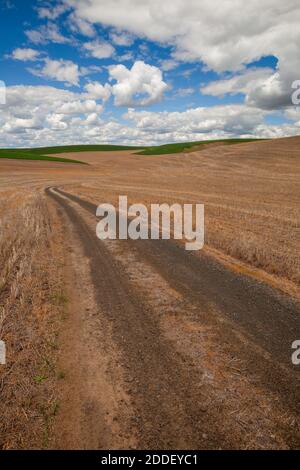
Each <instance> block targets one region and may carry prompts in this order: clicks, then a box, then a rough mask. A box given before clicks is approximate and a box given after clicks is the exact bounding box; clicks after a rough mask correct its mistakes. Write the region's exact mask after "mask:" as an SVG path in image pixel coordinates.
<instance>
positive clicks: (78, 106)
mask: <svg viewBox="0 0 300 470" xmlns="http://www.w3.org/2000/svg"><path fill="white" fill-rule="evenodd" d="M102 109H103V108H102V106H101V105H100V104H97V103H96V101H95V100H89V99H87V100H74V101H71V102H67V103H63V104H62V105H61V106H60V107H58V108H57V112H58V114H64V115H66V114H72V115H74V114H86V113H95V112H97V113H101V112H102Z"/></svg>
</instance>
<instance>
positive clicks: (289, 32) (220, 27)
mask: <svg viewBox="0 0 300 470" xmlns="http://www.w3.org/2000/svg"><path fill="white" fill-rule="evenodd" d="M64 2H65V3H66V4H67V5H69V6H71V7H73V8H74V9H75V11H76V14H77V15H78V16H79V17H81V18H83V19H85V20H88V21H90V22H93V23H97V22H98V23H102V24H104V25H107V26H112V27H114V28H118V29H121V30H125V31H128V32H130V33H132V34H135V35H137V36H139V37H143V38H147V39H149V40H152V41H158V42H161V43H166V44H168V45H173V46H174V53H173V58H174V59H175V60H183V61H200V62H203V63H204V64H205V65H206V67H207V68H209V69H212V70H214V71H216V72H219V73H221V72H224V71H235V72H238V71H241V70H242V69H243V67H244V65H245V64H251V63H252V62H254V61H256V60H258V59H260V58H261V57H264V56H268V55H273V56H275V57H277V59H278V70H277V75H274V77H273V78H272V79H269V78H267V79H266V82H265V86H263V87H262V89H261V90H259V89H258V90H257V91H256V92H254V91H253V94H252V96H250V97H249V100H250V101H249V102H251V103H253V104H254V105H255V106H261V107H263V108H271V109H272V108H276V107H280V106H282V105H285V104H286V103H288V102H289V95H290V84H291V82H292V81H293V80H295V79H297V78H299V77H298V75H299V70H300V55H299V51H298V48H299V46H298V44H299V43H300V28H299V22H300V4H299V1H298V0H285V1H284V2H282V0H264V2H263V3H262V2H261V0H251V1H250V2H245V1H244V0H225V1H223V2H219V1H217V0H189V1H186V0H164V2H162V1H161V0H118V1H117V2H109V1H107V0H64ZM272 95H274V100H272Z"/></svg>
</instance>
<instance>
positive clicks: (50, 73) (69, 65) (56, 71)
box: [29, 58, 80, 86]
mask: <svg viewBox="0 0 300 470" xmlns="http://www.w3.org/2000/svg"><path fill="white" fill-rule="evenodd" d="M29 70H30V72H31V73H32V74H34V75H37V76H39V77H43V78H48V79H51V80H56V81H58V82H64V83H66V84H70V85H75V86H78V85H79V77H80V71H79V67H78V65H77V64H74V62H72V61H70V60H63V59H60V60H51V59H48V58H47V59H45V61H44V66H43V67H41V68H39V69H29Z"/></svg>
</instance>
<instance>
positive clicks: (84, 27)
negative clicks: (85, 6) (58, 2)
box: [68, 13, 96, 37]
mask: <svg viewBox="0 0 300 470" xmlns="http://www.w3.org/2000/svg"><path fill="white" fill-rule="evenodd" d="M68 24H69V27H70V29H71V31H73V32H74V33H80V34H82V35H83V36H87V37H93V36H95V35H96V31H95V28H94V27H93V25H92V24H91V23H90V22H89V21H87V20H84V19H83V18H80V17H78V16H77V15H76V14H75V13H72V14H71V15H70V16H69V18H68Z"/></svg>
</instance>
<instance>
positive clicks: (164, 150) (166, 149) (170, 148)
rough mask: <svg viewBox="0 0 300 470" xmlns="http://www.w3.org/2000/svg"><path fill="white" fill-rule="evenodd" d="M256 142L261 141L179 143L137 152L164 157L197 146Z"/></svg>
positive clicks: (228, 140) (226, 140) (236, 140)
mask: <svg viewBox="0 0 300 470" xmlns="http://www.w3.org/2000/svg"><path fill="white" fill-rule="evenodd" d="M258 140H262V139H220V140H201V141H198V142H180V143H174V144H164V145H156V146H154V147H147V148H145V149H144V150H142V151H141V152H139V155H164V154H168V153H180V152H184V151H185V150H189V149H191V148H192V147H195V146H198V145H208V144H214V143H218V142H220V143H223V144H226V145H234V144H242V143H246V142H254V141H258Z"/></svg>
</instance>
